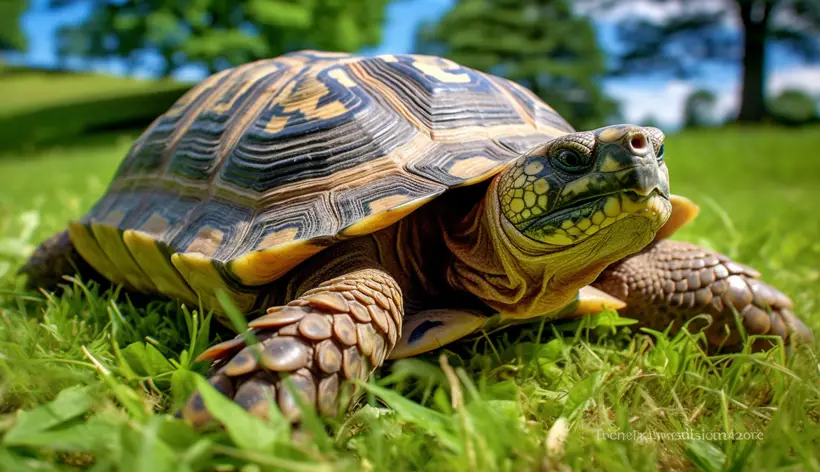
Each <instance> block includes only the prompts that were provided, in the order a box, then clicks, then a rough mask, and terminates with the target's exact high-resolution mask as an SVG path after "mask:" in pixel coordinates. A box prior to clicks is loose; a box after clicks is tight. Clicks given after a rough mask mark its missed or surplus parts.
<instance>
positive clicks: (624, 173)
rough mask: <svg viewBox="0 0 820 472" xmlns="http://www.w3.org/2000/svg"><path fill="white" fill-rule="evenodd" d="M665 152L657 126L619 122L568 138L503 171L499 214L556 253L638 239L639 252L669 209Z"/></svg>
mask: <svg viewBox="0 0 820 472" xmlns="http://www.w3.org/2000/svg"><path fill="white" fill-rule="evenodd" d="M663 153H664V136H663V133H662V132H661V130H659V129H657V128H648V127H639V126H631V125H617V126H609V127H606V128H600V129H597V130H594V131H585V132H580V133H573V134H569V135H565V136H562V137H560V138H557V139H555V140H553V141H550V142H549V143H547V144H545V145H544V146H541V147H538V148H536V149H534V150H532V151H531V152H529V153H527V154H526V155H524V156H522V157H521V158H519V159H518V160H517V161H516V163H515V164H514V165H513V166H512V167H511V168H509V169H507V170H506V171H505V172H504V173H503V174H502V175H500V176H499V178H498V182H497V187H496V188H497V190H496V192H497V197H498V200H499V204H500V210H501V214H502V215H503V217H504V219H506V220H507V222H509V223H511V224H512V226H513V227H514V228H515V230H517V231H518V232H520V233H521V234H522V235H524V236H526V237H527V238H528V239H531V240H533V241H535V242H538V243H543V244H544V245H547V246H549V247H550V248H555V249H556V250H561V249H564V248H566V247H568V246H574V245H578V244H584V245H585V246H586V245H590V247H591V246H592V245H595V246H596V247H600V248H605V246H606V245H607V244H610V245H612V244H623V245H626V246H630V245H631V243H634V244H635V245H636V246H638V247H635V248H634V250H633V251H632V252H635V251H637V250H639V249H640V248H641V247H643V246H644V245H646V244H647V243H649V242H650V241H651V240H652V238H653V237H654V234H655V232H656V231H658V229H660V227H661V226H662V225H663V223H664V222H665V221H666V220H667V218H669V215H670V212H671V204H670V203H669V173H668V171H667V168H666V164H665V163H664V159H663V157H664V156H663ZM505 226H508V225H505ZM625 236H628V238H625ZM596 241H598V242H596ZM613 249H615V248H614V247H613ZM604 252H609V251H604ZM617 252H621V251H617Z"/></svg>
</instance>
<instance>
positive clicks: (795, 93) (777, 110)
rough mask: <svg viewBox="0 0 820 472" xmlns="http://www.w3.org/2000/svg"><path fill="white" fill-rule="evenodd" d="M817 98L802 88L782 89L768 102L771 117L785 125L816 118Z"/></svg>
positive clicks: (803, 122) (797, 124)
mask: <svg viewBox="0 0 820 472" xmlns="http://www.w3.org/2000/svg"><path fill="white" fill-rule="evenodd" d="M817 103H818V100H817V99H816V98H815V97H812V96H811V95H809V94H808V93H806V92H804V91H802V90H795V89H791V90H784V91H782V92H780V94H779V95H778V96H776V97H774V98H773V99H772V100H771V102H770V103H769V110H770V111H771V114H772V118H774V120H775V121H776V122H777V123H781V124H784V125H787V126H799V125H805V124H808V123H811V122H813V121H816V120H817V119H818V113H817Z"/></svg>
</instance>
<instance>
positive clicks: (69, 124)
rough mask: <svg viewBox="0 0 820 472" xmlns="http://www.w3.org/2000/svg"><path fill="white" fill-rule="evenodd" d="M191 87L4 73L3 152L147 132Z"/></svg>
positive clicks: (0, 103) (0, 100)
mask: <svg viewBox="0 0 820 472" xmlns="http://www.w3.org/2000/svg"><path fill="white" fill-rule="evenodd" d="M190 86H191V84H187V83H181V82H175V81H171V80H161V81H158V80H138V79H133V78H126V77H115V76H108V75H100V74H79V73H67V72H53V71H38V70H29V69H12V70H11V71H3V70H0V150H3V149H5V150H7V152H6V154H9V153H8V150H12V149H14V150H19V149H21V148H31V147H36V146H34V145H38V144H47V143H55V142H64V141H66V140H67V139H70V138H76V137H77V136H81V135H83V134H84V133H91V132H94V131H99V130H102V129H107V130H110V129H123V128H143V127H145V126H147V125H148V124H149V123H150V122H151V121H152V120H153V119H154V118H156V117H157V116H158V115H160V114H161V113H163V112H164V111H165V110H167V109H168V107H170V106H171V105H172V104H173V103H174V102H175V101H176V100H177V99H178V98H179V97H180V96H181V95H182V94H183V93H185V91H186V90H188V88H190Z"/></svg>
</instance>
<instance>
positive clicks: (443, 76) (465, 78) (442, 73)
mask: <svg viewBox="0 0 820 472" xmlns="http://www.w3.org/2000/svg"><path fill="white" fill-rule="evenodd" d="M413 67H415V68H416V69H418V70H420V71H422V72H423V73H424V74H426V75H429V76H430V77H435V78H436V79H438V80H440V81H441V82H447V83H451V84H466V83H468V82H470V76H469V75H468V74H467V73H464V72H462V73H461V74H453V73H452V72H447V71H446V70H444V69H442V68H441V67H439V66H437V65H436V64H432V63H429V62H421V61H416V62H414V63H413Z"/></svg>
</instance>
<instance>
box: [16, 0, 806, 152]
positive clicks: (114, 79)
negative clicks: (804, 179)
mask: <svg viewBox="0 0 820 472" xmlns="http://www.w3.org/2000/svg"><path fill="white" fill-rule="evenodd" d="M302 48H317V49H325V50H335V51H360V52H363V53H367V54H377V53H383V52H390V53H409V52H420V53H430V54H438V55H442V56H447V57H450V58H452V59H454V60H456V61H457V62H460V63H463V64H465V65H468V66H472V67H474V68H477V69H481V70H484V71H490V72H493V73H495V74H498V75H503V76H506V77H509V78H511V79H513V80H516V81H518V82H520V83H522V84H524V85H525V86H527V87H529V88H530V89H532V90H533V91H535V92H536V93H537V94H538V95H540V96H541V97H542V98H544V99H545V100H546V101H547V102H548V103H550V104H551V105H552V106H553V107H554V108H556V109H557V110H558V111H559V112H560V113H562V114H563V115H564V116H565V117H567V118H568V119H569V121H570V122H571V123H572V124H573V125H575V126H576V128H590V127H595V126H600V125H603V124H606V123H608V122H613V121H629V122H635V123H644V124H656V125H659V126H661V127H662V128H664V129H666V130H674V129H677V128H680V127H682V126H684V127H705V126H719V125H722V124H725V123H727V122H733V121H736V120H737V121H741V122H744V123H764V122H775V123H779V124H785V125H800V124H806V123H809V122H812V121H815V120H817V116H818V112H817V111H818V98H819V97H820V2H819V1H817V0H392V1H391V0H148V1H136V0H2V1H1V2H0V50H2V55H0V64H3V66H2V69H0V74H2V75H0V149H2V148H10V147H12V148H13V147H18V146H23V147H25V146H31V145H33V144H38V143H44V142H54V141H55V140H57V141H62V140H64V139H65V138H67V137H71V136H76V135H78V134H80V133H89V132H93V131H111V130H114V129H140V128H141V127H143V126H145V125H146V124H147V123H148V122H150V120H151V119H152V118H153V117H155V116H156V115H158V114H159V113H161V112H162V111H163V110H164V109H166V108H167V107H168V106H169V105H170V104H171V103H172V102H173V101H174V100H175V99H176V98H177V97H178V96H179V95H180V94H181V93H183V92H184V91H185V89H186V88H187V87H189V86H190V84H191V83H192V82H195V81H197V80H200V79H201V78H203V77H204V76H206V75H207V74H209V73H211V72H213V71H216V70H220V69H223V68H226V67H230V66H232V65H236V64H241V63H244V62H248V61H251V60H255V59H259V58H265V57H274V56H277V55H279V54H282V53H285V52H288V51H292V50H297V49H302ZM134 78H138V79H140V80H134Z"/></svg>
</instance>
